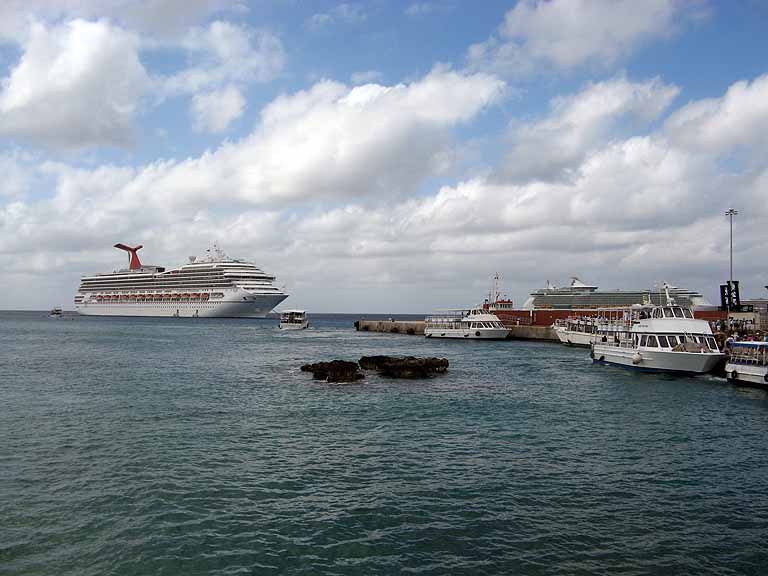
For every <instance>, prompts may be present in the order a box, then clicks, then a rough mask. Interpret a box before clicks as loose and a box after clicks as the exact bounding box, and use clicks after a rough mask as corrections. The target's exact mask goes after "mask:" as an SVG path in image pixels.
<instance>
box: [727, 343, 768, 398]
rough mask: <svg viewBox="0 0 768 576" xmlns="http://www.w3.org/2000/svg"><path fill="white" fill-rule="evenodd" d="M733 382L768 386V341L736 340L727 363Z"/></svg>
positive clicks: (731, 347)
mask: <svg viewBox="0 0 768 576" xmlns="http://www.w3.org/2000/svg"><path fill="white" fill-rule="evenodd" d="M725 375H726V377H727V378H728V379H729V380H731V381H732V382H738V383H742V384H749V385H753V386H765V387H768V342H734V343H733V344H731V345H730V357H729V358H728V362H727V363H726V365H725Z"/></svg>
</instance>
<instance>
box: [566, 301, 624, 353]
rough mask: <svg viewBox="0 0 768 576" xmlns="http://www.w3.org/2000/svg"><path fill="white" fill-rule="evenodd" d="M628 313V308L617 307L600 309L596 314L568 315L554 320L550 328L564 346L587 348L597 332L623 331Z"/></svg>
mask: <svg viewBox="0 0 768 576" xmlns="http://www.w3.org/2000/svg"><path fill="white" fill-rule="evenodd" d="M628 315H629V309H628V308H617V309H606V310H600V312H599V313H598V315H597V316H569V317H568V318H562V319H558V320H556V321H555V323H554V324H552V330H553V331H554V333H555V336H557V338H558V340H560V342H562V343H563V344H565V345H566V346H579V347H582V348H589V347H590V346H591V345H592V342H593V341H594V340H595V336H596V335H597V334H598V332H599V333H600V335H601V337H602V336H604V335H606V334H608V333H613V332H620V331H624V330H625V329H626V328H625V326H626V321H627V319H628V317H629V316H628Z"/></svg>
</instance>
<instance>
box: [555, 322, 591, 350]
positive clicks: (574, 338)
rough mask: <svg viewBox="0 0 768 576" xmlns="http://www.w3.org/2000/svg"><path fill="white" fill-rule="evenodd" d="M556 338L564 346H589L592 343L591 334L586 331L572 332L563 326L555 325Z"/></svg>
mask: <svg viewBox="0 0 768 576" xmlns="http://www.w3.org/2000/svg"><path fill="white" fill-rule="evenodd" d="M554 331H555V335H556V336H557V338H558V339H559V340H560V342H562V343H563V344H565V345H566V346H579V347H581V348H589V347H590V345H591V344H592V337H593V334H588V333H586V332H574V331H572V330H568V329H566V328H565V327H564V326H556V327H555V328H554Z"/></svg>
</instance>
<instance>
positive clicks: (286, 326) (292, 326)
mask: <svg viewBox="0 0 768 576" xmlns="http://www.w3.org/2000/svg"><path fill="white" fill-rule="evenodd" d="M306 328H309V320H304V322H301V323H295V322H280V330H304V329H306Z"/></svg>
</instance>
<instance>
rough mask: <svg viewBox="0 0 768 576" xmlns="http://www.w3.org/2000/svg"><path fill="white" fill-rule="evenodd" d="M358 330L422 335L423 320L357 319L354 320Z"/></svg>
mask: <svg viewBox="0 0 768 576" xmlns="http://www.w3.org/2000/svg"><path fill="white" fill-rule="evenodd" d="M355 329H356V330H357V331H358V332H387V333H389V334H409V335H412V336H424V320H412V321H404V320H358V321H357V322H355Z"/></svg>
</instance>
